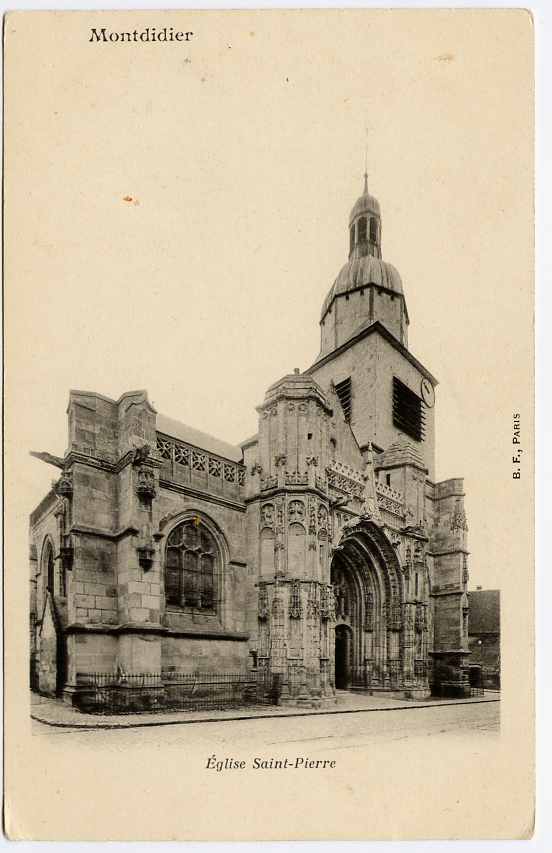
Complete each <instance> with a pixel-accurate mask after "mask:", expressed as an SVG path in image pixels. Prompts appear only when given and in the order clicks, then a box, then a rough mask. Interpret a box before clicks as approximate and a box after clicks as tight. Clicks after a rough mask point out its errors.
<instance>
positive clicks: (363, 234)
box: [358, 216, 366, 243]
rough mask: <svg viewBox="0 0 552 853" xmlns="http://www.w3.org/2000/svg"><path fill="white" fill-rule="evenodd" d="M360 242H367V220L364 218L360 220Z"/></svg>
mask: <svg viewBox="0 0 552 853" xmlns="http://www.w3.org/2000/svg"><path fill="white" fill-rule="evenodd" d="M358 242H359V243H365V242H366V219H365V217H364V216H362V217H361V218H360V219H359V220H358Z"/></svg>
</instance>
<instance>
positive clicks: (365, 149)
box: [364, 127, 368, 195]
mask: <svg viewBox="0 0 552 853" xmlns="http://www.w3.org/2000/svg"><path fill="white" fill-rule="evenodd" d="M364 195H368V127H366V140H365V142H364Z"/></svg>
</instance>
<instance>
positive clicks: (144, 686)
mask: <svg viewBox="0 0 552 853" xmlns="http://www.w3.org/2000/svg"><path fill="white" fill-rule="evenodd" d="M273 681H274V679H273V677H272V676H271V674H270V673H268V672H258V671H251V672H246V673H243V672H242V673H226V672H223V673H220V672H204V673H201V672H192V673H189V672H186V673H183V672H163V673H139V674H134V675H126V674H117V673H102V672H94V673H88V674H86V675H78V676H77V687H78V691H77V694H76V700H75V701H76V704H77V706H78V707H79V708H80V710H82V711H87V712H92V713H99V714H130V713H139V712H147V711H175V710H188V711H201V710H225V709H228V708H239V707H246V706H251V705H267V704H270V705H271V704H275V703H276V701H277V693H278V691H277V689H275V687H274V683H273Z"/></svg>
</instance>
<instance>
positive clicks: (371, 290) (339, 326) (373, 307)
mask: <svg viewBox="0 0 552 853" xmlns="http://www.w3.org/2000/svg"><path fill="white" fill-rule="evenodd" d="M376 322H379V323H381V324H382V325H383V326H385V328H386V329H387V330H388V331H389V332H391V334H392V335H394V336H395V337H396V338H397V340H398V341H400V343H401V344H403V345H405V346H406V345H407V327H408V311H407V309H406V302H405V298H404V292H403V286H402V281H401V277H400V275H399V273H398V271H397V270H396V269H395V267H394V266H392V264H389V263H387V262H386V261H384V260H383V259H382V256H381V209H380V204H379V201H378V200H377V198H375V197H374V196H373V195H370V193H369V192H368V175H367V174H366V173H365V174H364V190H363V193H362V195H361V196H360V197H359V198H358V199H357V200H356V202H355V203H354V205H353V208H352V210H351V213H350V215H349V259H348V261H347V263H346V264H344V266H343V267H342V268H341V270H340V272H339V274H338V276H337V278H336V279H335V281H334V283H333V285H332V286H331V288H330V290H329V292H328V294H327V296H326V298H325V300H324V303H323V305H322V313H321V317H320V327H321V338H322V346H321V356H323V355H326V354H327V353H329V352H332V351H333V350H334V349H337V347H339V346H341V344H343V343H345V341H347V340H348V339H349V338H350V337H352V336H353V335H354V334H355V333H356V332H357V331H358V330H359V329H360V327H361V326H366V325H369V324H372V323H376Z"/></svg>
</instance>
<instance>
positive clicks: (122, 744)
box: [32, 702, 500, 756]
mask: <svg viewBox="0 0 552 853" xmlns="http://www.w3.org/2000/svg"><path fill="white" fill-rule="evenodd" d="M499 709H500V703H499V702H484V703H483V702H479V703H469V704H453V705H438V706H436V707H413V708H407V709H404V708H403V709H401V708H399V709H396V710H395V709H393V710H388V711H384V712H378V711H376V712H373V713H356V714H347V713H344V714H339V713H337V714H330V715H308V716H302V717H282V718H277V717H273V718H268V719H265V718H261V719H258V718H257V719H255V718H251V719H244V720H224V721H214V722H205V723H201V724H198V725H193V726H190V725H187V724H181V725H179V724H178V723H177V724H174V725H171V726H162V727H144V728H128V729H115V730H113V729H72V728H54V727H51V726H46V725H44V724H42V723H40V722H37V721H35V720H33V722H32V726H33V733H34V734H35V735H38V736H39V737H41V738H46V739H48V740H50V741H55V740H57V739H58V738H62V739H68V740H70V741H71V742H72V743H75V742H76V741H77V742H78V743H79V745H81V746H82V747H83V748H85V749H86V748H87V747H92V748H94V749H96V748H101V747H104V746H105V747H107V748H109V747H110V745H117V747H118V748H120V749H123V748H124V749H125V751H127V750H132V749H140V750H142V751H143V750H145V749H147V747H148V745H152V746H156V747H163V746H170V747H173V748H174V749H176V750H178V749H179V748H182V749H186V750H190V749H193V751H194V752H196V751H198V750H199V751H200V752H201V749H202V748H206V749H207V751H209V750H210V751H211V753H212V752H213V751H215V752H216V751H217V750H222V752H224V750H225V749H226V747H227V746H228V745H229V744H231V745H232V750H233V752H234V753H236V754H238V753H240V752H247V753H248V754H249V753H251V752H252V751H255V750H257V751H263V752H266V751H267V749H268V751H269V752H274V749H275V748H278V750H279V751H282V750H289V749H291V750H292V752H293V753H294V754H295V753H297V754H298V753H299V752H301V751H304V750H306V749H307V750H308V751H309V752H310V753H312V754H314V753H316V755H317V756H319V755H320V756H325V755H326V754H327V753H328V754H329V753H339V752H341V751H344V750H350V749H355V748H357V747H358V748H363V747H365V746H367V745H370V744H372V743H382V742H389V741H400V740H403V739H407V738H408V739H410V740H412V739H427V738H432V739H434V740H437V741H438V740H446V739H447V738H451V737H453V738H454V737H461V736H466V735H471V736H473V737H475V738H479V737H483V736H485V737H488V736H489V735H491V736H497V735H498V733H499ZM222 752H221V755H222Z"/></svg>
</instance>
